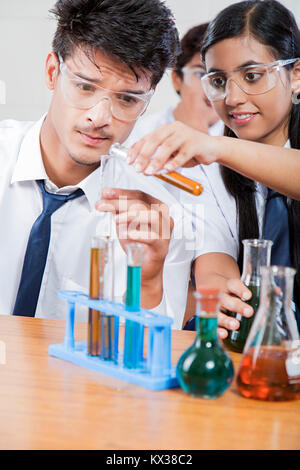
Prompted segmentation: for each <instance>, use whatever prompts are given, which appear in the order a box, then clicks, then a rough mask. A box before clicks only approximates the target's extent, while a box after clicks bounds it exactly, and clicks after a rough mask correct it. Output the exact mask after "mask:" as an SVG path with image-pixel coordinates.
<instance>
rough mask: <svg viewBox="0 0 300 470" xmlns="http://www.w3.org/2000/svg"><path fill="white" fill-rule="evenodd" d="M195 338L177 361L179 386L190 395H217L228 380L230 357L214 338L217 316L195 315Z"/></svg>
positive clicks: (230, 376) (223, 390)
mask: <svg viewBox="0 0 300 470" xmlns="http://www.w3.org/2000/svg"><path fill="white" fill-rule="evenodd" d="M196 328H197V333H196V339H195V342H194V344H193V345H192V346H191V347H190V348H189V349H187V351H185V352H184V353H183V355H182V356H181V358H180V359H179V361H178V364H177V370H176V372H177V377H178V380H179V383H180V385H181V387H182V388H183V389H184V390H185V391H186V392H187V393H188V394H189V395H191V396H194V397H200V398H216V397H218V396H220V395H222V394H223V393H224V392H225V390H226V389H227V388H228V387H229V385H230V384H231V381H232V379H233V375H234V369H233V365H232V361H231V359H230V357H229V355H228V354H227V352H226V351H225V350H224V349H223V347H222V346H221V345H220V343H219V341H218V338H217V318H216V317H211V318H208V317H207V318H205V317H197V318H196Z"/></svg>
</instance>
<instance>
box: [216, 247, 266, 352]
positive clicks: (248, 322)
mask: <svg viewBox="0 0 300 470" xmlns="http://www.w3.org/2000/svg"><path fill="white" fill-rule="evenodd" d="M243 245H244V257H243V272H242V276H241V281H243V283H244V284H245V285H246V286H247V287H248V289H249V290H250V291H251V292H252V297H251V299H250V300H248V301H247V302H246V303H247V304H249V305H251V307H252V308H253V310H254V313H253V315H252V316H251V317H250V318H247V317H244V316H243V315H241V314H239V313H235V312H227V314H228V315H230V316H231V317H234V318H236V319H237V320H238V321H239V322H240V326H239V329H238V330H228V336H227V337H226V338H225V339H224V340H223V342H224V344H225V345H226V346H227V347H228V348H229V349H231V350H232V351H235V352H239V353H241V352H243V349H244V346H245V343H246V340H247V337H248V334H249V331H250V329H251V326H252V324H253V321H254V318H255V314H256V311H257V309H258V305H259V296H260V283H261V274H260V268H261V267H262V266H269V265H270V259H271V248H272V245H273V242H272V241H271V240H259V239H250V240H243Z"/></svg>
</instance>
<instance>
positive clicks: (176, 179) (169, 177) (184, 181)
mask: <svg viewBox="0 0 300 470" xmlns="http://www.w3.org/2000/svg"><path fill="white" fill-rule="evenodd" d="M127 153H128V149H127V148H126V147H124V146H122V145H120V144H119V143H115V144H113V145H112V146H111V147H110V149H109V154H110V155H112V156H119V157H121V158H123V159H126V158H127ZM154 176H155V177H156V178H159V179H161V180H163V181H166V183H169V184H172V185H173V186H176V187H177V188H179V189H182V190H183V191H186V192H188V193H190V194H192V195H193V196H199V195H200V194H201V193H202V191H203V188H202V186H201V184H200V183H199V182H198V181H194V180H192V179H191V178H188V177H187V176H183V175H181V174H180V173H177V172H176V171H172V172H170V173H167V172H165V173H159V174H156V175H154Z"/></svg>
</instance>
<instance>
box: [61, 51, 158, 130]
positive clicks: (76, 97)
mask: <svg viewBox="0 0 300 470" xmlns="http://www.w3.org/2000/svg"><path fill="white" fill-rule="evenodd" d="M59 63H60V71H61V89H62V92H63V95H64V98H65V100H66V101H67V102H68V103H69V104H70V106H73V107H74V108H78V109H90V108H93V107H94V106H96V105H97V104H98V103H100V101H102V100H107V101H108V102H109V103H110V109H111V113H112V115H113V116H114V117H115V118H116V119H119V120H121V121H136V120H137V119H138V117H139V116H140V115H141V114H142V113H143V112H144V111H145V110H146V108H147V106H148V104H149V102H150V99H151V97H152V95H153V93H154V90H153V89H151V90H149V91H148V92H147V93H127V92H122V91H113V90H108V89H106V88H103V87H101V86H99V85H96V84H95V83H93V82H91V81H89V80H85V79H83V78H80V77H78V76H77V75H75V74H74V73H73V72H72V71H71V70H70V69H69V68H68V67H67V65H66V64H65V63H64V62H63V60H62V59H61V58H60V59H59Z"/></svg>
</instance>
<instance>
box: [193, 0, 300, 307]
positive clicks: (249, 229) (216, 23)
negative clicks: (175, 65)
mask: <svg viewBox="0 0 300 470" xmlns="http://www.w3.org/2000/svg"><path fill="white" fill-rule="evenodd" d="M244 34H249V35H251V36H252V37H254V38H255V39H256V40H257V41H259V42H260V43H261V44H264V45H265V46H267V47H268V48H269V50H270V52H271V54H272V55H273V56H274V58H275V60H276V59H290V58H297V57H300V31H299V28H298V26H297V23H296V20H295V18H294V16H293V14H292V13H291V12H290V11H289V10H288V9H287V8H286V7H284V6H283V5H282V4H281V3H279V2H277V1H276V0H265V1H260V0H250V1H243V2H239V3H235V4H233V5H231V6H229V7H227V8H225V9H224V10H223V11H221V12H220V13H219V14H218V16H217V17H216V18H215V19H214V20H213V21H212V22H211V23H210V25H209V28H208V30H207V33H206V37H205V39H204V43H203V47H202V60H203V62H204V63H205V54H206V52H207V51H208V49H209V48H210V47H211V46H213V45H214V44H216V43H218V42H219V41H222V40H224V39H229V38H234V37H237V36H241V35H244ZM288 67H289V69H291V68H292V67H293V66H292V65H290V66H288ZM224 134H225V135H227V136H229V137H236V136H235V134H234V133H233V131H232V130H231V129H229V128H228V127H225V131H224ZM288 135H289V139H290V143H291V147H292V148H296V149H300V105H295V104H293V105H292V107H291V115H290V120H289V129H288ZM241 158H242V156H241ZM299 158H300V156H299ZM222 175H223V180H224V183H225V186H226V188H227V190H228V191H229V193H230V194H232V196H233V197H234V198H235V200H236V204H237V210H238V216H239V259H238V264H239V267H240V269H241V267H242V258H243V249H242V243H241V242H242V240H243V239H245V238H258V237H259V225H258V217H257V212H256V205H255V190H256V184H255V182H254V181H252V180H250V179H249V178H246V177H244V176H242V175H240V174H238V173H236V172H235V171H233V170H231V169H229V168H226V167H222ZM289 212H290V214H289V215H290V225H291V230H290V233H291V243H292V245H291V246H292V253H291V256H292V262H293V265H294V266H295V267H296V269H297V273H296V278H295V290H294V297H295V302H296V303H297V305H298V308H299V307H300V202H299V201H295V200H292V201H291V204H290V211H289Z"/></svg>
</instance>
